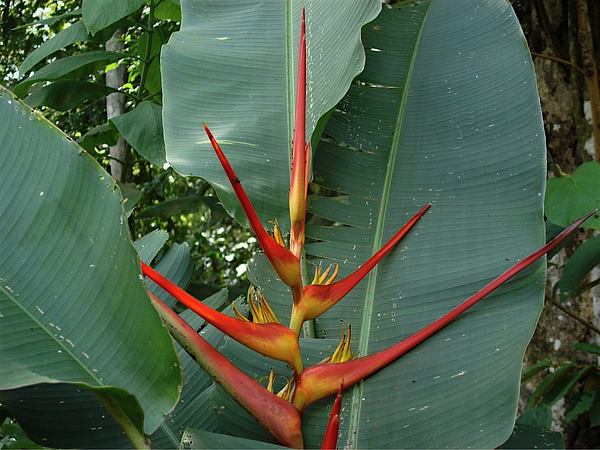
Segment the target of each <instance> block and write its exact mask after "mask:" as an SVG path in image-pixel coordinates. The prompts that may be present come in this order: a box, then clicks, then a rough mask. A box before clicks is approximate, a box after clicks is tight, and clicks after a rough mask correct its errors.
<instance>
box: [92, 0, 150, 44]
mask: <svg viewBox="0 0 600 450" xmlns="http://www.w3.org/2000/svg"><path fill="white" fill-rule="evenodd" d="M143 4H144V1H143V0H83V3H82V6H81V10H82V11H81V12H82V17H83V23H85V26H86V28H87V30H88V32H89V33H90V34H91V35H92V36H93V35H95V34H96V33H97V32H98V31H100V30H102V29H103V28H106V27H108V26H109V25H112V24H113V23H115V22H117V21H119V20H120V19H122V18H124V17H127V16H128V15H129V14H132V13H134V12H135V11H137V10H138V9H139V8H141V7H142V5H143Z"/></svg>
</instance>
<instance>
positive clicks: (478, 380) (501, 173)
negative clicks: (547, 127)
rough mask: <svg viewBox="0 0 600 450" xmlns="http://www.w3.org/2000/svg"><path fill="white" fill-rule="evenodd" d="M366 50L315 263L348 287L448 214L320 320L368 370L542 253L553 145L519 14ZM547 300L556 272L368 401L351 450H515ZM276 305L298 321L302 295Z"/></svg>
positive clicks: (506, 291)
mask: <svg viewBox="0 0 600 450" xmlns="http://www.w3.org/2000/svg"><path fill="white" fill-rule="evenodd" d="M363 43H364V45H365V48H366V50H367V61H366V66H365V70H364V72H363V73H361V74H360V75H359V76H358V81H357V83H355V84H353V85H352V86H351V88H350V91H349V92H348V94H347V95H346V97H345V98H344V99H343V100H342V102H340V104H339V105H338V106H337V108H336V111H334V113H333V115H332V117H331V119H330V121H329V123H328V125H327V128H326V130H325V132H326V134H327V136H328V139H327V140H324V141H322V142H321V143H320V145H319V147H318V149H317V151H316V156H315V161H314V182H315V184H317V185H320V186H322V187H325V188H328V189H330V190H334V191H337V192H338V194H340V195H339V196H337V197H324V196H319V195H315V196H313V197H311V199H310V201H309V211H310V212H311V213H312V214H314V215H316V216H319V217H322V218H323V219H325V223H333V224H334V226H318V225H312V226H308V227H307V236H308V237H309V238H313V239H315V240H316V242H313V243H312V244H310V245H309V246H307V251H308V253H310V254H311V255H312V259H313V260H314V261H317V262H318V260H319V259H321V258H322V259H324V261H323V262H324V264H325V265H327V264H328V263H330V262H332V263H337V264H340V275H339V277H343V276H345V275H347V274H349V273H350V272H352V271H353V270H355V269H356V268H357V267H358V266H359V265H360V264H363V263H364V262H365V261H366V260H367V259H368V258H369V257H370V256H371V255H372V254H373V253H374V252H375V251H376V250H377V249H378V248H380V247H381V246H382V245H383V244H384V243H385V242H386V241H387V240H388V239H389V238H390V237H391V236H392V235H393V234H394V233H395V232H396V231H397V230H398V229H400V227H401V226H402V225H403V224H404V223H405V222H406V220H408V218H410V217H411V216H412V215H413V214H415V213H416V212H417V211H418V210H419V209H420V208H421V207H423V206H424V205H425V204H427V203H429V202H431V203H432V207H431V209H430V210H429V211H428V213H427V214H426V215H425V216H424V217H423V218H422V219H421V220H420V221H419V223H418V224H417V225H416V227H415V228H414V229H413V231H412V232H411V233H410V234H409V236H407V237H406V238H405V239H404V240H403V241H402V242H401V243H400V244H399V245H398V247H397V248H396V249H395V250H394V251H392V252H391V253H390V255H388V256H387V257H386V258H385V259H384V260H383V261H382V262H381V263H380V264H379V266H378V267H377V268H376V269H375V270H374V271H373V273H372V274H371V275H370V277H369V279H368V280H365V281H364V282H362V283H361V284H359V285H358V286H357V287H356V288H355V289H354V290H353V291H352V292H351V293H350V294H349V295H348V296H347V297H346V298H345V299H344V300H342V301H341V302H340V303H339V304H338V305H336V306H335V307H334V308H332V309H331V310H330V311H328V312H327V313H325V314H324V315H323V316H321V317H320V318H318V319H317V320H315V333H316V336H317V337H327V338H333V337H335V338H337V337H339V331H338V330H339V328H340V326H341V324H340V321H343V322H344V323H346V324H351V325H352V332H353V333H352V334H353V336H354V339H355V341H356V342H355V343H354V345H353V351H358V350H360V354H361V356H366V355H368V354H372V353H374V352H376V351H378V350H381V349H383V348H386V347H388V346H390V345H392V344H394V343H396V342H398V341H400V340H401V339H403V338H405V337H407V336H408V335H410V334H412V333H414V332H416V331H417V330H419V329H421V328H423V327H424V326H425V325H427V324H429V323H430V322H432V321H433V320H435V319H437V318H438V317H440V316H441V315H443V314H444V313H445V312H447V311H449V310H450V309H451V308H452V307H454V306H456V305H457V304H459V303H460V302H462V301H463V300H465V299H466V298H467V297H469V296H470V295H471V294H473V293H475V292H477V291H478V290H479V289H481V288H482V287H483V286H484V285H485V284H486V283H487V282H489V281H491V280H492V279H493V278H495V277H496V276H497V275H499V274H500V273H501V272H503V271H504V270H506V269H507V268H508V267H510V266H511V265H513V264H514V263H516V262H517V261H518V260H519V259H521V258H523V257H524V256H526V255H528V254H529V253H531V252H532V251H534V250H536V249H537V248H539V247H541V246H542V245H543V243H544V230H543V222H542V203H543V192H544V178H545V150H544V147H545V143H544V132H543V128H542V118H541V112H540V107H539V100H538V97H537V92H536V87H535V77H534V73H533V69H532V65H531V59H530V56H529V54H528V52H527V48H526V45H525V41H524V37H523V35H522V32H521V30H520V27H519V24H518V21H517V19H516V17H515V16H514V13H513V11H512V9H511V7H510V5H509V4H508V3H507V2H504V1H495V0H490V1H486V2H461V3H460V5H458V4H456V3H455V2H449V1H432V2H421V3H419V4H417V5H403V6H399V7H394V8H391V9H387V8H384V9H383V11H382V13H381V14H380V16H379V17H378V18H377V19H376V20H375V21H374V22H372V23H370V24H368V25H366V26H365V27H364V28H363ZM317 191H318V190H317ZM318 192H320V191H318ZM588 212H589V211H588ZM257 261H259V264H258V266H259V270H258V271H257V272H255V273H253V274H252V281H253V282H255V281H256V282H258V283H259V284H264V285H271V284H272V283H271V282H270V281H269V279H271V280H272V279H273V274H272V272H269V271H268V270H267V271H264V272H263V271H261V270H260V266H261V264H260V258H257ZM309 267H310V266H309ZM309 270H312V269H309ZM543 288H544V265H543V262H539V263H537V264H535V265H534V266H533V267H532V268H530V269H528V270H526V271H525V272H524V273H522V274H520V275H519V276H517V277H516V278H515V279H513V280H512V281H510V282H508V283H507V284H506V285H505V286H503V287H502V288H501V289H500V290H499V291H498V292H496V293H494V294H492V295H491V296H490V297H489V298H487V299H484V300H483V301H482V302H481V303H480V304H478V305H477V306H476V307H474V308H473V310H471V311H469V312H467V313H466V314H465V315H464V316H462V317H461V318H459V319H458V320H457V321H456V322H454V323H453V324H451V325H450V326H448V327H447V328H445V329H444V330H442V331H440V332H439V333H438V334H436V335H434V336H433V337H432V338H431V339H429V340H428V341H426V342H425V343H423V344H421V345H420V346H419V347H417V348H416V349H415V350H413V351H412V352H410V353H409V354H407V355H405V356H404V357H402V358H401V359H400V360H399V361H397V362H395V363H393V364H392V365H391V366H389V367H387V368H386V369H384V370H382V371H381V372H379V373H377V374H376V375H374V376H372V377H370V378H369V379H367V380H366V381H365V382H364V383H363V384H362V385H359V386H357V387H356V388H355V389H354V390H353V391H351V393H350V397H349V398H348V399H347V400H346V402H345V405H344V409H343V411H345V412H344V414H343V415H342V421H341V434H340V436H342V438H341V439H340V440H339V442H338V446H340V447H342V446H343V447H346V446H348V447H351V448H439V447H490V448H493V447H495V446H498V445H500V444H501V443H502V442H503V441H504V440H506V439H507V438H508V436H509V435H510V433H511V431H512V430H513V424H514V418H515V411H516V402H517V398H518V391H519V378H520V369H521V361H522V357H523V353H524V350H525V347H526V344H527V342H528V340H529V338H530V336H531V334H532V333H533V330H534V327H535V323H536V321H537V317H538V315H539V312H540V310H541V307H542V299H543ZM270 289H271V293H272V295H271V296H268V298H269V301H270V303H271V305H272V307H273V309H274V310H275V311H276V313H277V314H279V312H280V311H282V310H285V309H288V310H289V307H290V303H291V302H290V300H289V294H288V295H287V296H286V294H285V289H281V288H279V287H277V286H275V287H273V288H270ZM267 293H268V291H267V288H265V294H266V295H267ZM277 302H281V303H280V304H277ZM332 401H333V400H332V399H330V402H329V403H331V402H332ZM325 406H326V405H322V407H321V408H324V407H325ZM319 414H321V415H322V416H324V419H326V415H324V414H322V412H321V411H320V410H319V409H318V407H316V406H315V407H314V408H312V409H309V410H307V412H306V413H305V417H304V421H305V425H306V424H307V423H311V422H312V421H313V420H314V419H313V417H316V416H318V415H319ZM320 420H321V422H319V423H320V425H319V428H320V430H321V433H322V432H324V429H325V424H326V420H325V421H323V420H322V419H320ZM317 422H318V421H317ZM305 438H306V442H307V445H309V443H310V445H313V446H316V445H319V440H318V439H314V440H311V438H310V437H306V436H305Z"/></svg>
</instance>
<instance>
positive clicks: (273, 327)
mask: <svg viewBox="0 0 600 450" xmlns="http://www.w3.org/2000/svg"><path fill="white" fill-rule="evenodd" d="M142 272H143V274H144V275H146V276H147V277H148V278H150V279H151V280H152V281H154V282H155V283H156V284H158V285H159V286H160V287H161V288H163V289H164V290H165V291H167V292H168V293H169V294H171V295H172V296H173V297H175V298H176V299H177V300H178V301H179V302H181V303H182V304H183V305H185V306H187V307H188V308H190V309H191V310H192V311H194V312H195V313H196V314H198V315H199V316H200V317H202V318H203V319H204V320H206V321H207V322H209V323H210V324H211V325H213V326H214V327H215V328H217V329H219V330H220V331H222V332H223V333H225V334H227V335H228V336H230V337H231V338H233V339H235V340H236V341H238V342H240V343H241V344H243V345H245V346H246V347H248V348H251V349H252V350H254V351H256V352H258V353H260V354H262V355H265V356H268V357H269V358H273V359H276V360H277V361H283V362H286V363H288V364H289V365H290V367H291V368H292V370H293V371H294V373H300V372H302V370H303V364H302V357H301V355H300V346H299V344H298V338H297V337H296V334H295V333H294V332H293V331H292V330H290V329H289V328H288V327H286V326H284V325H281V324H278V323H253V322H245V321H243V320H239V319H234V318H233V317H229V316H228V315H226V314H223V313H220V312H218V311H215V310H214V309H211V308H209V307H208V306H206V305H205V304H204V303H202V302H201V301H199V300H197V299H196V298H194V297H193V296H192V295H190V294H188V293H187V292H185V291H184V290H183V289H181V288H180V287H179V286H177V285H176V284H174V283H172V282H171V281H169V280H168V279H167V278H165V277H163V276H162V275H161V274H160V273H158V272H156V271H155V270H154V269H152V268H151V267H150V266H148V265H147V264H144V263H142Z"/></svg>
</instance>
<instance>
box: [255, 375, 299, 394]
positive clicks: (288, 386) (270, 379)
mask: <svg viewBox="0 0 600 450" xmlns="http://www.w3.org/2000/svg"><path fill="white" fill-rule="evenodd" d="M277 377H282V378H284V379H285V380H286V383H285V386H284V387H283V389H281V390H280V391H279V392H277V397H279V398H282V399H284V400H289V399H290V397H291V394H292V384H293V383H292V382H293V379H290V380H288V379H287V378H285V377H284V376H283V375H281V374H279V373H275V370H274V369H273V368H271V372H270V373H269V375H267V376H264V377H262V378H261V379H260V380H258V382H259V383H262V382H263V380H267V390H268V391H269V392H273V393H275V379H276V378H277Z"/></svg>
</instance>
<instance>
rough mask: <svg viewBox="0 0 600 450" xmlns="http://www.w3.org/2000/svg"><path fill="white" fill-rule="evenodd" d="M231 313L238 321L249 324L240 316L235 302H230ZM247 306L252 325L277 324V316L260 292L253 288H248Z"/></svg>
mask: <svg viewBox="0 0 600 450" xmlns="http://www.w3.org/2000/svg"><path fill="white" fill-rule="evenodd" d="M231 306H232V308H233V312H234V313H235V315H236V316H237V318H238V319H240V320H243V321H246V322H249V320H248V319H247V318H246V317H244V315H243V314H241V313H240V312H239V311H238V310H237V308H236V306H235V302H231ZM248 306H249V308H250V314H252V322H254V323H279V320H277V316H275V313H274V312H273V310H272V309H271V307H270V306H269V304H268V303H267V300H266V299H265V296H264V295H263V293H262V291H261V290H259V289H256V288H255V287H254V286H252V287H250V295H248Z"/></svg>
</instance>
